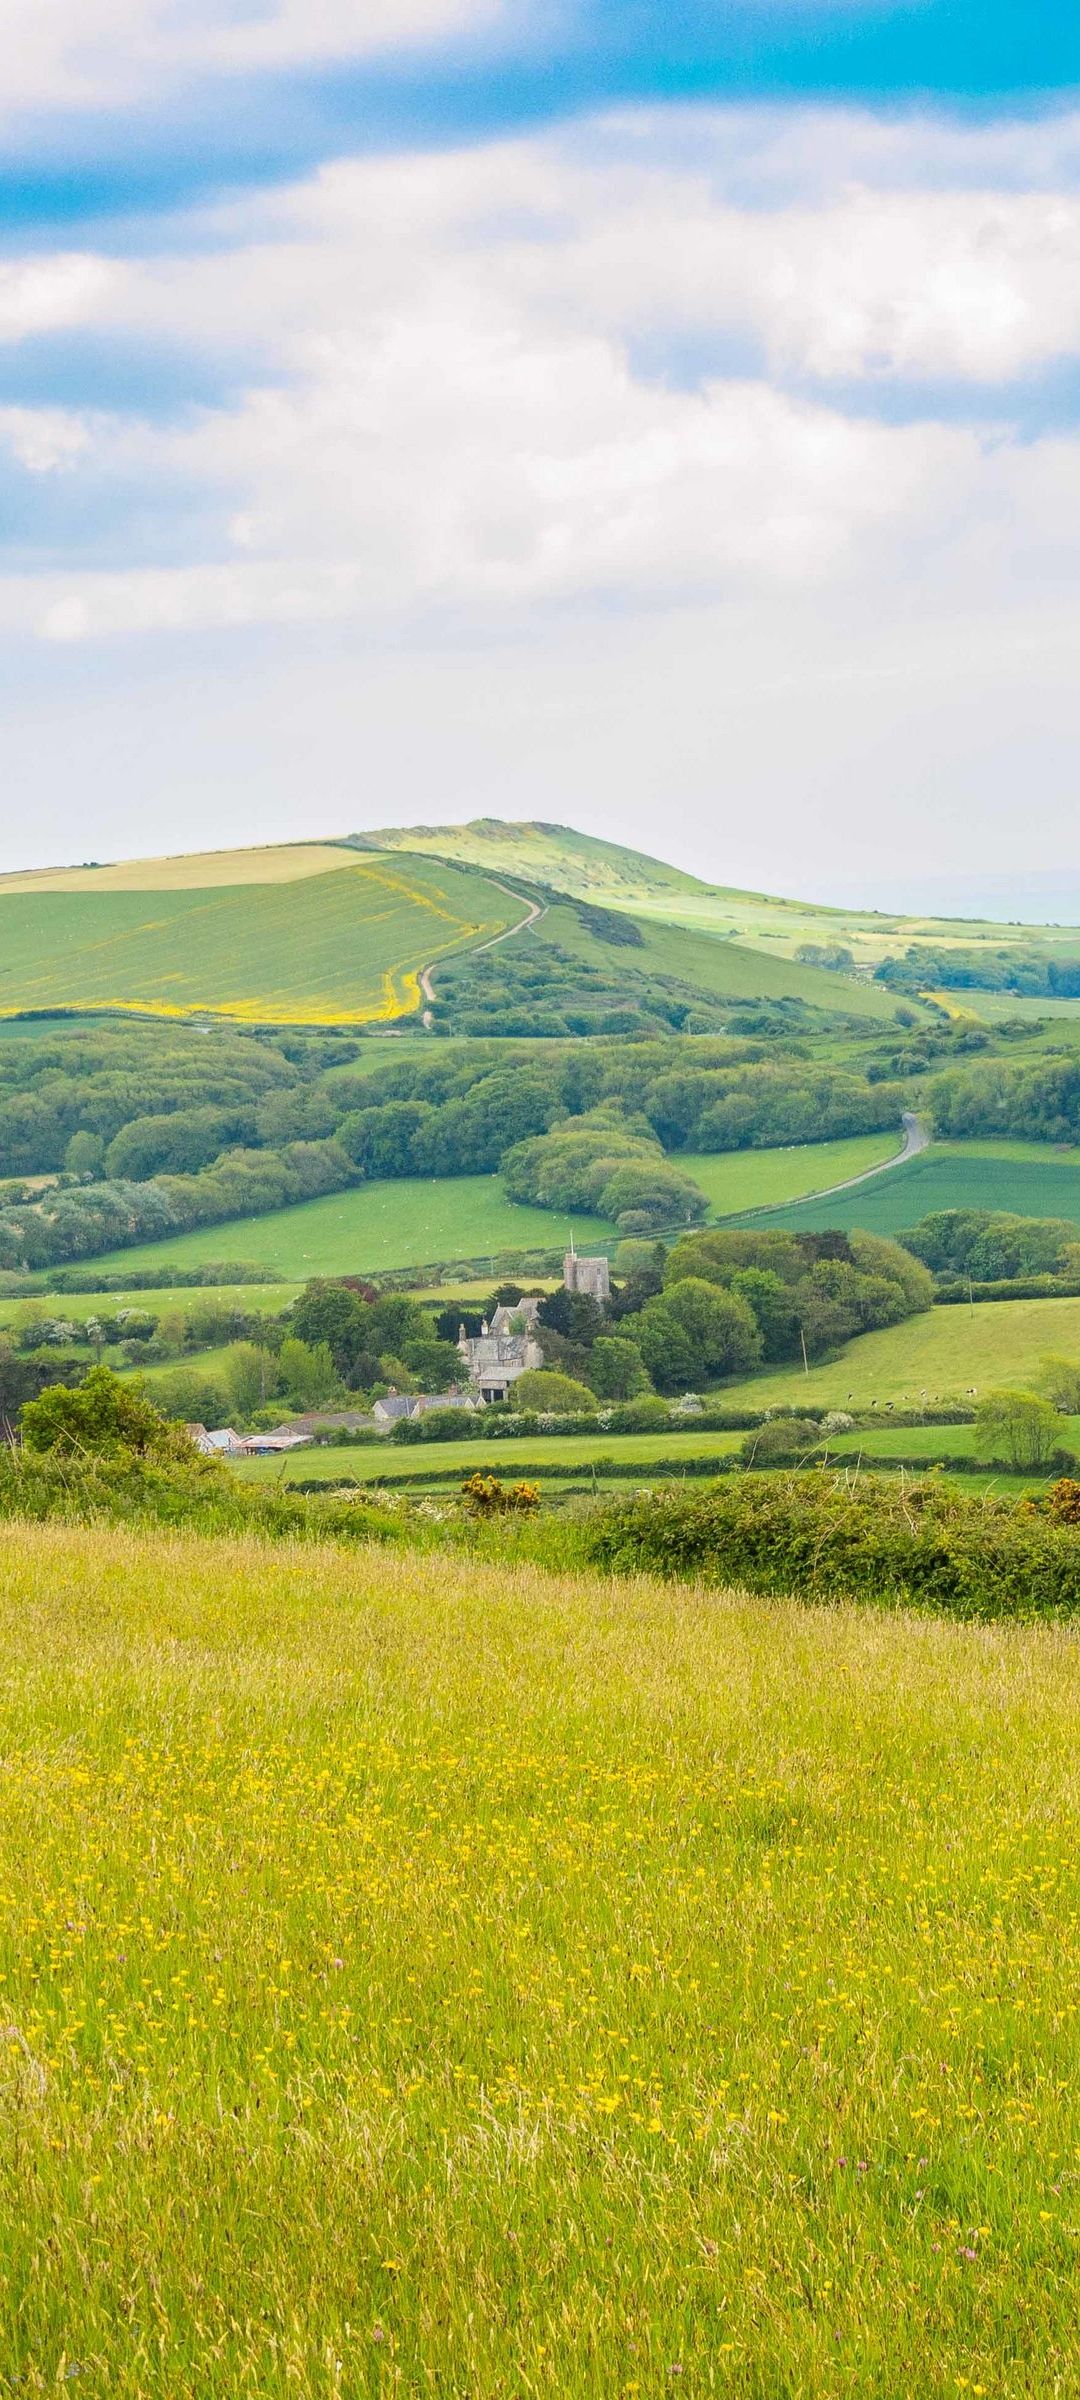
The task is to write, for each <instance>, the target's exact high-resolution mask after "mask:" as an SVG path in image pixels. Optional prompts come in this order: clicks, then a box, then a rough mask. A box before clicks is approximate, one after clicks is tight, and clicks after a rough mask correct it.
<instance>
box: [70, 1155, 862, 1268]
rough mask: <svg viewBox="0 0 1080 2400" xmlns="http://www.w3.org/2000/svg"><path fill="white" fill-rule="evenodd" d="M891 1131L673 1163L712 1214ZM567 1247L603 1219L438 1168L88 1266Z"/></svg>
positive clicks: (804, 1182)
mask: <svg viewBox="0 0 1080 2400" xmlns="http://www.w3.org/2000/svg"><path fill="white" fill-rule="evenodd" d="M893 1147H895V1142H894V1137H893V1136H892V1135H887V1134H881V1135H876V1134H873V1135H867V1136H866V1137H861V1138H860V1139H859V1140H857V1141H853V1142H818V1143H813V1144H808V1145H807V1146H806V1147H805V1148H804V1149H794V1150H761V1151H755V1152H753V1153H749V1152H746V1153H743V1154H741V1155H738V1156H735V1155H733V1156H729V1157H724V1158H717V1157H708V1158H706V1157H697V1156H692V1157H691V1156H688V1157H687V1158H685V1159H680V1160H679V1161H678V1162H677V1163H678V1164H681V1165H685V1166H686V1168H687V1169H688V1171H689V1173H690V1174H691V1175H693V1176H694V1177H695V1179H696V1181H697V1182H698V1183H699V1184H700V1186H701V1188H702V1190H703V1191H705V1192H706V1193H707V1194H708V1197H709V1199H710V1201H711V1203H712V1205H713V1208H714V1210H715V1211H716V1213H718V1214H720V1215H729V1214H732V1213H734V1212H735V1211H736V1210H738V1209H740V1208H745V1207H747V1206H748V1205H756V1204H757V1201H758V1198H759V1196H760V1195H763V1196H764V1197H766V1198H768V1199H778V1198H780V1197H781V1196H782V1195H783V1194H784V1193H790V1192H797V1191H806V1190H807V1189H814V1188H815V1187H817V1188H819V1189H820V1187H821V1185H822V1183H824V1182H826V1181H828V1180H830V1179H833V1178H834V1177H835V1180H837V1181H839V1180H840V1179H841V1177H842V1176H844V1175H848V1174H853V1173H857V1172H858V1170H859V1167H860V1166H862V1165H869V1164H872V1163H874V1161H875V1160H876V1159H880V1158H885V1157H888V1155H889V1152H890V1149H891V1148H893ZM571 1229H572V1230H573V1233H574V1238H575V1240H576V1241H577V1243H578V1246H579V1248H580V1247H581V1246H582V1245H583V1244H585V1243H587V1242H589V1241H594V1240H600V1241H604V1242H608V1243H610V1242H612V1241H613V1240H614V1239H615V1233H614V1228H613V1227H612V1226H610V1225H605V1224H603V1223H602V1222H601V1221H600V1220H599V1219H594V1218H591V1217H574V1218H573V1219H571V1218H569V1217H561V1216H559V1215H558V1214H557V1213H556V1212H555V1211H554V1210H551V1209H537V1208H516V1207H513V1206H512V1205H511V1203H510V1202H509V1201H508V1200H506V1199H505V1198H504V1197H503V1192H502V1184H501V1182H500V1179H499V1178H498V1176H494V1175H477V1176H472V1175H468V1176H447V1177H444V1178H443V1179H441V1180H439V1181H433V1182H430V1183H425V1182H418V1181H408V1180H402V1181H397V1180H390V1181H387V1182H385V1183H372V1184H368V1185H366V1186H365V1187H364V1188H362V1189H361V1190H359V1191H355V1192H343V1193H340V1194H336V1195H335V1196H334V1197H332V1198H330V1199H327V1200H309V1201H306V1202H304V1203H302V1204H301V1205H300V1206H299V1207H296V1208H285V1209H280V1210H278V1211H277V1212H276V1213H275V1214H274V1215H272V1216H267V1217H242V1218H240V1219H238V1220H234V1221H233V1222H232V1223H230V1224H227V1225H209V1226H203V1227H201V1228H200V1230H199V1231H198V1232H197V1233H187V1234H181V1235H177V1237H176V1239H175V1240H174V1241H164V1242H153V1243H147V1244H145V1245H144V1246H143V1247H141V1248H139V1249H137V1250H118V1251H115V1252H113V1253H112V1254H111V1255H110V1256H109V1257H107V1258H104V1259H98V1260H95V1262H94V1263H95V1265H98V1266H101V1267H104V1268H107V1269H109V1270H110V1271H112V1270H113V1269H114V1268H118V1269H122V1268H123V1267H124V1266H125V1264H127V1265H129V1266H131V1267H133V1268H137V1269H138V1270H139V1272H140V1273H142V1272H144V1271H147V1270H149V1271H152V1270H153V1269H154V1268H155V1267H158V1266H196V1265H205V1264H206V1263H207V1262H208V1261H210V1260H215V1259H221V1260H225V1261H228V1260H229V1259H230V1258H234V1257H235V1258H243V1260H244V1261H245V1262H248V1261H250V1263H251V1264H252V1265H258V1266H268V1267H274V1268H276V1269H277V1270H278V1272H279V1273H281V1274H282V1275H291V1276H295V1277H297V1278H304V1277H307V1276H309V1275H341V1274H352V1273H358V1274H359V1273H365V1272H366V1273H368V1274H379V1273H382V1272H384V1271H385V1270H387V1269H388V1268H391V1267H408V1266H413V1265H416V1266H428V1265H431V1264H433V1263H434V1262H435V1261H437V1260H438V1259H441V1258H445V1259H454V1258H476V1257H480V1256H482V1255H483V1254H484V1252H485V1251H487V1252H493V1253H494V1252H498V1251H500V1250H549V1249H553V1248H557V1247H558V1245H559V1244H560V1243H561V1242H562V1241H563V1240H564V1239H568V1238H569V1234H570V1231H571Z"/></svg>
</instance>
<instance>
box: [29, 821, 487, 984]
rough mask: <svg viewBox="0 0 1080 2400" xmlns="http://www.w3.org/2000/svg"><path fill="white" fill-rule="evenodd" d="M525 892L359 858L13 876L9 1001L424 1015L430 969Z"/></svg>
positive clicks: (465, 871) (418, 866) (450, 871)
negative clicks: (207, 877)
mask: <svg viewBox="0 0 1080 2400" xmlns="http://www.w3.org/2000/svg"><path fill="white" fill-rule="evenodd" d="M520 914H521V909H520V904H519V903H518V902H517V901H516V900H515V899H514V898H513V896H512V895H509V894H507V893H505V892H501V891H500V890H499V889H498V887H497V886H496V885H495V884H493V883H491V882H489V881H488V879H487V878H486V877H485V876H482V875H479V874H477V873H476V872H475V871H474V870H473V869H470V868H460V867H453V866H448V867H447V866H440V865H438V864H436V863H434V862H432V861H430V860H425V859H419V858H417V859H396V858H395V859H389V858H374V857H373V858H367V859H361V858H357V859H356V860H355V861H354V862H353V863H352V864H351V865H350V866H349V867H347V868H346V869H344V870H342V869H340V868H336V869H335V870H334V871H333V872H332V873H329V874H325V873H324V874H315V875H305V876H303V877H300V878H291V879H289V880H282V881H276V882H275V881H260V882H256V883H249V884H245V883H242V882H237V883H236V884H232V885H221V886H217V887H214V888H205V887H203V888H198V887H191V886H183V885H175V884H174V885H170V886H168V887H165V888H161V889H156V890H147V889H145V888H143V889H138V890H110V889H98V888H91V889H88V890H86V889H81V888H80V889H71V888H66V887H61V888H58V889H53V890H46V891H23V890H16V889H15V888H14V887H13V885H12V884H11V883H9V884H7V885H5V886H4V887H3V889H0V1013H3V1014H5V1015H15V1014H16V1013H17V1012H18V1011H20V1010H26V1009H49V1008H67V1009H80V1010H82V1009H87V1010H93V1009H102V1008H105V1009H127V1010H138V1011H142V1012H146V1013H149V1014H151V1015H157V1016H163V1017H185V1016H193V1015H201V1014H204V1013H214V1014H217V1015H220V1016H227V1017H231V1018H234V1019H239V1020H241V1021H244V1022H247V1023H260V1024H282V1023H286V1024H336V1025H350V1024H357V1025H360V1024H366V1023H378V1022H380V1021H381V1022H387V1021H391V1020H393V1019H395V1018H398V1017H403V1016H409V1015H411V1014H415V1013H416V1012H417V1011H418V1010H419V1009H420V1007H421V992H420V984H419V973H420V970H421V969H422V968H423V967H424V966H426V965H427V964H428V963H429V962H431V961H432V960H434V959H437V958H440V957H445V956H446V955H447V953H448V952H451V951H454V950H458V949H461V948H463V947H466V946H471V945H474V944H476V943H478V942H481V941H485V940H490V939H491V938H492V936H494V935H496V934H498V933H500V932H502V931H503V930H504V929H505V928H506V927H507V926H509V925H513V924H515V923H516V922H517V920H518V918H519V917H520Z"/></svg>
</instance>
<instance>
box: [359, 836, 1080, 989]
mask: <svg viewBox="0 0 1080 2400" xmlns="http://www.w3.org/2000/svg"><path fill="white" fill-rule="evenodd" d="M352 839H353V841H354V842H355V843H356V844H357V845H358V846H359V847H362V848H363V847H368V846H371V847H374V848H378V849H387V850H399V851H400V850H408V851H410V852H412V853H418V852H419V853H423V854H424V855H427V856H433V857H439V858H446V859H454V860H456V861H458V862H459V863H461V864H463V865H470V866H480V867H487V868H489V869H490V870H491V872H492V873H494V874H502V875H517V876H520V877H522V878H523V879H524V880H525V881H531V882H534V883H538V884H546V885H549V886H551V887H552V888H554V889H556V890H558V891H561V892H568V893H570V894H571V896H572V897H574V898H576V899H581V900H590V901H597V902H600V903H602V904H603V905H604V906H606V907H609V908H624V909H627V910H630V911H632V912H633V913H634V914H635V915H638V916H642V917H656V918H663V919H666V920H668V921H669V922H670V923H672V924H675V925H682V926H688V927H695V928H697V929H699V930H701V931H703V932H711V933H714V934H717V933H718V934H722V935H724V936H726V937H727V938H729V939H733V940H735V941H737V942H740V943H744V944H746V945H748V946H751V947H755V948H756V947H759V946H762V947H764V948H765V949H766V951H767V952H768V953H769V954H771V955H774V956H777V957H788V958H790V957H793V956H794V955H795V953H796V951H797V950H798V949H799V948H800V947H801V946H802V945H803V944H804V943H807V942H810V943H818V944H822V945H824V944H840V945H843V947H845V948H846V949H849V950H850V951H851V953H852V956H853V959H854V962H855V965H856V967H862V968H864V969H868V968H872V967H873V966H875V965H876V964H877V963H878V962H879V961H880V960H881V959H882V958H883V957H885V956H887V955H888V954H889V953H891V952H895V951H898V950H902V949H904V948H906V947H907V945H908V944H911V943H913V944H925V945H927V946H938V945H945V946H948V947H963V948H964V949H975V950H978V949H980V948H986V947H993V948H994V949H1001V948H1005V947H1011V946H1012V947H1016V948H1021V947H1025V948H1026V947H1030V946H1031V944H1032V942H1033V940H1034V941H1037V943H1038V946H1039V948H1040V949H1047V950H1050V951H1055V950H1057V951H1065V952H1068V953H1069V954H1070V955H1071V956H1075V955H1076V954H1077V953H1078V952H1080V930H1078V929H1077V928H1076V927H1075V926H1069V925H1042V926H1032V925H1021V924H1008V925H1002V924H995V923H993V922H992V921H991V920H989V919H984V918H967V917H964V918H956V917H908V916H901V915H894V914H890V913H888V912H885V911H881V910H877V909H861V910H860V909H848V908H835V907H830V906H828V905H827V904H825V903H824V902H821V903H819V902H816V901H805V900H787V899H782V898H778V897H777V896H776V895H775V894H771V893H767V892H746V891H740V890H738V889H736V888H735V887H733V886H730V885H726V884H713V883H708V882H705V881H703V880H701V879H700V878H698V877H697V876H694V875H690V874H687V873H686V872H685V871H684V870H683V869H682V868H679V867H672V866H668V865H666V864H665V863H663V862H662V861H660V860H657V859H654V858H648V857H646V856H644V855H643V853H642V852H640V851H637V850H628V849H624V848H622V847H621V846H620V845H619V844H617V843H614V842H605V841H600V840H598V839H596V837H595V836H593V835H591V834H582V833H578V832H576V831H575V830H574V828H573V827H571V826H566V825H554V824H545V823H540V822H535V823H527V824H520V825H514V824H503V823H501V822H500V821H499V820H497V819H495V818H492V817H479V818H477V819H475V820H474V822H473V823H471V824H468V825H453V826H448V825H438V826H414V827H412V828H410V829H407V830H400V829H399V830H393V829H390V830H385V831H382V832H379V833H375V834H358V835H353V836H352Z"/></svg>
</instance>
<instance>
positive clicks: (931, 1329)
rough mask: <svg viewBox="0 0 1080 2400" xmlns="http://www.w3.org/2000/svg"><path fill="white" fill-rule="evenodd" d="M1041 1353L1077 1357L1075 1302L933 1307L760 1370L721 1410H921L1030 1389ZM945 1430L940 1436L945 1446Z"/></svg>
mask: <svg viewBox="0 0 1080 2400" xmlns="http://www.w3.org/2000/svg"><path fill="white" fill-rule="evenodd" d="M1048 1356H1055V1357H1066V1358H1080V1299H1072V1300H1068V1299H1065V1300H1002V1301H1000V1302H994V1301H989V1300H984V1301H977V1302H976V1304H975V1306H974V1308H935V1309H931V1310H930V1312H929V1314H928V1315H926V1316H922V1317H910V1318H908V1320H907V1322H906V1323H905V1324H903V1325H890V1326H889V1327H887V1329H886V1330H885V1332H883V1333H864V1334H860V1335H859V1337H858V1339H857V1340H856V1341H854V1342H849V1344H848V1346H847V1349H846V1350H845V1351H844V1352H843V1353H842V1355H841V1356H840V1357H839V1358H836V1359H833V1360H832V1361H830V1362H829V1363H827V1364H826V1365H823V1366H812V1367H811V1369H810V1374H809V1377H807V1376H805V1375H804V1374H803V1371H802V1368H801V1367H800V1368H799V1369H798V1370H797V1371H796V1370H795V1369H794V1368H790V1367H775V1368H767V1369H766V1370H765V1371H764V1372H763V1373H761V1374H758V1375H755V1376H753V1377H752V1378H751V1379H750V1380H749V1381H748V1382H746V1383H741V1384H738V1385H728V1386H725V1389H724V1394H723V1397H724V1402H725V1405H726V1404H728V1403H730V1405H731V1406H733V1407H737V1406H741V1405H743V1404H745V1405H746V1406H747V1407H752V1408H772V1407H788V1406H797V1407H800V1408H801V1407H802V1406H803V1405H805V1406H806V1407H807V1408H808V1409H811V1408H812V1407H814V1406H817V1405H819V1404H820V1406H821V1407H822V1408H823V1409H826V1408H848V1407H854V1408H869V1407H870V1405H871V1404H872V1403H873V1402H874V1401H876V1402H878V1404H879V1405H882V1404H884V1403H885V1402H886V1401H889V1400H891V1401H893V1402H894V1403H895V1404H896V1405H897V1406H899V1407H911V1408H918V1407H921V1406H922V1405H923V1404H924V1403H925V1402H927V1401H930V1400H945V1399H953V1398H957V1397H960V1398H966V1397H967V1396H968V1394H969V1392H970V1391H971V1390H972V1389H974V1390H976V1391H987V1390H992V1389H994V1388H995V1387H996V1386H998V1385H1001V1384H1008V1385H1020V1386H1024V1387H1029V1386H1030V1385H1031V1384H1032V1383H1033V1382H1035V1381H1037V1379H1038V1375H1039V1370H1040V1366H1041V1363H1042V1360H1043V1359H1044V1358H1046V1357H1048ZM953 1431H954V1428H952V1427H950V1428H949V1429H948V1431H947V1433H946V1435H945V1437H944V1438H945V1445H946V1446H948V1445H949V1444H950V1443H951V1440H952V1433H953Z"/></svg>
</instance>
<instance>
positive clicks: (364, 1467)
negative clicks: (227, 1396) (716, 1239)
mask: <svg viewBox="0 0 1080 2400" xmlns="http://www.w3.org/2000/svg"><path fill="white" fill-rule="evenodd" d="M742 1439H743V1436H742V1434H741V1433H726V1432H725V1433H701V1432H697V1433H684V1432H683V1431H682V1430H681V1429H680V1430H679V1431H676V1432H673V1433H604V1432H597V1433H569V1434H547V1435H545V1434H531V1435H530V1436H529V1437H528V1438H527V1439H525V1440H522V1441H520V1442H518V1441H513V1442H508V1441H500V1440H499V1438H498V1436H497V1435H495V1436H493V1435H492V1434H490V1433H488V1434H486V1435H485V1434H479V1435H478V1436H477V1438H476V1440H475V1441H470V1442H424V1443H422V1444H421V1443H418V1444H417V1445H416V1447H415V1448H412V1447H411V1446H409V1445H407V1444H405V1443H398V1442H392V1441H389V1440H384V1439H381V1438H380V1439H379V1440H378V1441H375V1442H358V1443H356V1444H355V1445H353V1444H348V1445H345V1444H343V1445H342V1447H341V1448H340V1449H338V1448H337V1447H336V1446H335V1447H333V1448H326V1449H323V1448H321V1447H317V1448H313V1449H311V1450H295V1451H293V1452H291V1453H290V1454H287V1455H286V1456H285V1457H284V1458H273V1457H270V1458H244V1459H237V1460H236V1461H235V1463H234V1464H233V1465H232V1467H231V1468H230V1472H231V1473H232V1474H235V1475H239V1476H241V1477H242V1479H243V1481H244V1482H245V1483H276V1482H279V1481H280V1482H282V1483H309V1482H310V1483H320V1482H326V1483H334V1482H336V1481H337V1480H338V1479H339V1477H341V1476H349V1475H351V1476H355V1478H356V1481H357V1482H358V1483H375V1482H377V1481H379V1480H380V1478H382V1477H383V1476H387V1477H390V1478H391V1479H392V1480H393V1482H395V1483H397V1482H405V1481H406V1480H408V1481H409V1482H413V1481H415V1482H417V1483H418V1484H426V1483H433V1484H438V1483H449V1484H457V1483H460V1482H461V1481H462V1480H463V1479H464V1477H465V1476H466V1475H473V1474H475V1473H476V1471H477V1469H478V1468H481V1467H483V1468H487V1467H492V1468H493V1469H494V1471H495V1473H496V1474H497V1475H500V1476H502V1477H503V1478H504V1479H506V1480H507V1481H509V1482H516V1481H517V1480H518V1478H519V1477H522V1476H531V1475H532V1473H533V1470H534V1469H535V1471H536V1473H537V1474H538V1475H543V1474H545V1473H546V1472H548V1471H549V1470H550V1469H551V1468H552V1467H559V1468H560V1469H565V1468H567V1467H580V1468H581V1470H582V1472H581V1476H580V1481H581V1483H582V1484H583V1485H584V1484H587V1483H588V1482H590V1481H591V1471H592V1468H593V1465H594V1463H596V1462H599V1461H602V1460H604V1459H617V1460H618V1461H619V1463H620V1465H626V1466H640V1468H641V1470H642V1475H643V1478H644V1479H645V1480H646V1481H652V1480H654V1479H655V1477H656V1475H657V1474H659V1473H663V1474H665V1475H677V1474H678V1472H679V1462H680V1460H683V1459H695V1458H721V1457H725V1456H727V1455H729V1454H730V1453H731V1452H733V1451H736V1450H738V1448H739V1446H740V1444H741V1442H742Z"/></svg>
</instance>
